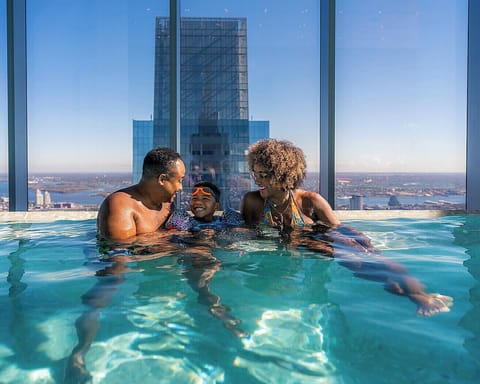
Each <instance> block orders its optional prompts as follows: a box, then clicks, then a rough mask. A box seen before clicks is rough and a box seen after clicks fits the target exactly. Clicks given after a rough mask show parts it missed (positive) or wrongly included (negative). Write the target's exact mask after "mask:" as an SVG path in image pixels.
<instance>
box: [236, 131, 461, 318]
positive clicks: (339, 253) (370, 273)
mask: <svg viewBox="0 0 480 384" xmlns="http://www.w3.org/2000/svg"><path fill="white" fill-rule="evenodd" d="M247 161H248V166H249V167H250V170H251V174H252V176H253V179H254V181H255V184H257V185H258V187H259V188H258V190H257V191H254V192H248V193H247V194H245V196H244V198H243V200H242V204H241V207H240V211H241V213H242V215H243V218H244V220H245V223H246V224H247V225H257V224H262V223H263V224H267V225H269V226H272V227H275V228H278V229H279V231H280V234H287V236H283V238H284V239H285V238H287V240H288V241H289V242H291V243H294V245H297V246H305V247H307V248H308V249H310V250H314V251H318V252H322V253H324V254H329V255H331V256H333V257H335V258H336V259H338V260H339V262H340V264H342V265H344V266H346V267H347V268H349V269H352V270H354V271H355V275H356V276H359V277H363V278H365V279H369V280H376V281H380V282H383V283H384V286H385V289H386V290H388V291H390V292H392V293H395V294H399V295H404V296H407V297H408V298H409V299H410V300H412V301H413V302H414V303H415V304H417V313H418V314H420V315H424V316H431V315H434V314H435V313H438V312H448V311H449V310H450V309H449V307H450V306H451V304H452V298H451V297H449V296H442V295H439V294H436V293H426V292H425V291H424V287H423V285H422V284H421V283H420V282H419V281H418V280H417V279H415V278H414V277H412V276H410V275H409V274H408V272H407V271H406V269H405V268H404V267H403V266H401V265H400V264H398V263H395V262H394V261H391V260H388V259H386V258H384V257H382V256H381V255H380V251H379V250H378V249H376V248H375V247H374V246H373V245H372V244H371V242H370V239H368V238H367V237H366V236H365V235H364V234H363V233H361V232H360V231H357V230H355V229H354V228H351V227H349V226H346V225H340V221H339V220H338V219H337V217H336V216H335V214H334V212H333V210H332V208H331V207H330V205H329V204H328V202H327V201H326V200H325V199H324V198H323V197H321V196H320V195H319V194H318V193H315V192H308V191H305V190H303V189H300V188H299V187H300V186H301V185H302V183H303V180H304V179H305V176H306V170H307V166H306V161H305V156H304V154H303V151H302V150H301V149H300V148H298V147H296V146H295V145H293V144H292V143H291V142H289V141H285V140H276V139H265V140H260V141H258V142H256V143H255V144H253V145H251V146H250V148H249V151H248V155H247ZM305 226H307V227H308V228H309V229H312V227H313V228H314V229H316V230H315V231H313V232H312V231H310V232H309V236H294V237H292V236H290V233H291V232H292V231H294V230H295V229H296V228H302V229H303V228H304V227H305ZM318 229H320V231H318ZM297 232H298V231H297ZM303 232H304V233H305V232H306V233H308V232H307V231H303Z"/></svg>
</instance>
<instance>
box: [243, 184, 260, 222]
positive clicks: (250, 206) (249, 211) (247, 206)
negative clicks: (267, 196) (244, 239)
mask: <svg viewBox="0 0 480 384" xmlns="http://www.w3.org/2000/svg"><path fill="white" fill-rule="evenodd" d="M264 205H265V201H264V200H263V198H262V196H260V193H259V192H258V191H254V192H247V193H246V194H245V195H244V196H243V199H242V203H241V204H240V213H241V215H242V217H243V220H245V224H247V225H254V224H258V223H260V221H261V220H262V215H263V207H264Z"/></svg>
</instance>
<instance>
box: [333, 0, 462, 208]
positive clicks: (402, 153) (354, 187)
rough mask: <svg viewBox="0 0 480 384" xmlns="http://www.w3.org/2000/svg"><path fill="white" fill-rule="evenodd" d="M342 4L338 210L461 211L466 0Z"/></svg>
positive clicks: (338, 63) (352, 0) (339, 14)
mask: <svg viewBox="0 0 480 384" xmlns="http://www.w3.org/2000/svg"><path fill="white" fill-rule="evenodd" d="M336 4H337V7H336V17H337V18H336V172H337V178H336V208H337V209H362V208H364V209H398V208H400V209H463V208H464V206H465V137H466V49H467V1H466V0H462V1H450V0H439V1H435V2H432V1H424V0H415V1H413V0H406V1H390V0H378V1H374V0H372V1H362V2H359V1H355V0H338V1H337V2H336Z"/></svg>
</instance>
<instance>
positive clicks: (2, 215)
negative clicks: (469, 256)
mask: <svg viewBox="0 0 480 384" xmlns="http://www.w3.org/2000/svg"><path fill="white" fill-rule="evenodd" d="M335 214H336V215H337V217H338V218H339V220H340V221H347V220H386V219H393V218H424V219H425V218H435V217H441V216H452V215H467V214H480V211H462V210H456V211H444V210H442V211H440V210H374V211H365V210H363V211H335ZM96 217H97V212H96V211H39V212H32V211H29V212H0V222H3V223H8V222H15V223H34V222H51V221H57V220H90V219H95V218H96Z"/></svg>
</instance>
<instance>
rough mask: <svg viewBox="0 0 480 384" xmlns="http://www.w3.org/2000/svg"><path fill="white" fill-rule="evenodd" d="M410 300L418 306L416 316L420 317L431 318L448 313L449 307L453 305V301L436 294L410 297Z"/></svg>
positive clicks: (448, 297)
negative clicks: (441, 313)
mask: <svg viewBox="0 0 480 384" xmlns="http://www.w3.org/2000/svg"><path fill="white" fill-rule="evenodd" d="M412 299H413V300H414V301H415V302H416V303H417V305H418V309H417V314H419V315H421V316H433V315H435V314H437V313H440V312H450V307H451V306H452V305H453V299H452V298H451V297H450V296H444V295H440V294H438V293H424V294H419V295H412Z"/></svg>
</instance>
